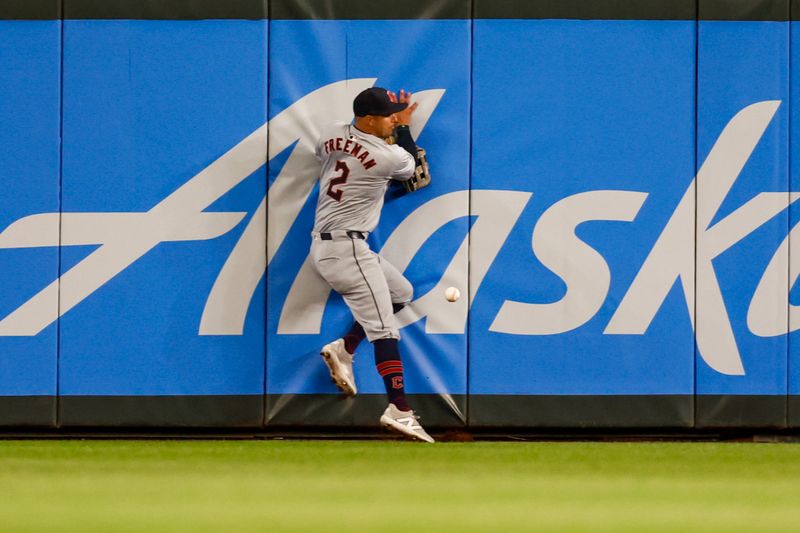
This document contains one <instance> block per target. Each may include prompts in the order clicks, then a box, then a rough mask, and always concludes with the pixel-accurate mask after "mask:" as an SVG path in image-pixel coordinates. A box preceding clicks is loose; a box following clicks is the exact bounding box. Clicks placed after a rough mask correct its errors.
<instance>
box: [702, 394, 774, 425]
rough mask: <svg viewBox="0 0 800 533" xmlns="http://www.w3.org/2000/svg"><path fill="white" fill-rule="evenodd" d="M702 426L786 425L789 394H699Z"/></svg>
mask: <svg viewBox="0 0 800 533" xmlns="http://www.w3.org/2000/svg"><path fill="white" fill-rule="evenodd" d="M696 405H697V411H696V417H697V423H696V427H697V428H698V429H705V428H714V429H718V428H720V429H721V428H778V429H779V428H785V427H787V413H786V396H734V395H702V396H701V395H698V396H697V400H696Z"/></svg>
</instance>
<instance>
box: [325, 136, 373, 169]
mask: <svg viewBox="0 0 800 533" xmlns="http://www.w3.org/2000/svg"><path fill="white" fill-rule="evenodd" d="M322 146H323V147H324V148H325V153H326V154H329V153H331V152H344V153H346V154H350V155H352V156H353V157H355V158H356V159H358V160H359V161H360V162H361V164H362V165H364V169H365V170H369V169H371V168H372V167H374V166H375V165H376V164H377V163H375V160H374V159H369V161H367V159H368V158H369V152H368V151H367V150H364V147H363V146H361V145H360V144H358V143H357V142H355V141H353V140H350V139H347V140H344V139H342V138H341V137H336V138H333V139H328V140H327V141H325V142H324V143H323V145H322Z"/></svg>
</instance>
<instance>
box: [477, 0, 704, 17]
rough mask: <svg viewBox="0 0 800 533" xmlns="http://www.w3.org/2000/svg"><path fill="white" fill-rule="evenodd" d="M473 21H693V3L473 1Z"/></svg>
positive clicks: (652, 0)
mask: <svg viewBox="0 0 800 533" xmlns="http://www.w3.org/2000/svg"><path fill="white" fill-rule="evenodd" d="M474 1H475V18H476V19H579V20H694V19H695V16H696V12H697V7H696V5H697V4H696V0H474Z"/></svg>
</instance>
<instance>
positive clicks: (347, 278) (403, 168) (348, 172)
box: [311, 87, 433, 442]
mask: <svg viewBox="0 0 800 533" xmlns="http://www.w3.org/2000/svg"><path fill="white" fill-rule="evenodd" d="M410 101H411V93H406V92H405V91H403V90H401V91H400V94H399V97H398V95H395V94H394V93H392V92H391V91H387V90H386V89H382V88H380V87H372V88H370V89H366V90H365V91H363V92H361V93H360V94H359V95H358V96H356V98H355V99H354V100H353V112H354V114H355V121H354V122H353V123H352V124H347V123H335V124H332V125H330V126H328V127H326V128H324V129H323V131H322V135H321V136H320V139H319V141H318V142H317V145H316V155H317V158H318V159H319V160H320V162H321V163H322V171H321V173H320V186H319V200H318V202H317V211H316V216H315V219H314V231H313V232H312V233H311V237H312V242H311V259H312V264H313V265H314V268H316V270H317V272H319V274H320V275H321V276H322V278H324V279H325V281H327V282H328V284H329V285H330V286H331V287H332V288H333V289H334V290H335V291H336V292H338V293H339V294H341V295H342V297H343V298H344V301H345V303H347V306H348V307H349V308H350V311H351V312H352V314H353V317H354V318H355V323H354V324H353V326H352V328H351V329H350V331H349V332H348V333H347V334H346V335H345V336H344V338H341V339H337V340H335V341H333V342H331V343H330V344H326V345H325V346H324V347H323V348H322V351H321V355H322V358H323V360H324V361H325V364H326V365H327V367H328V370H329V371H330V375H331V378H332V379H333V380H334V383H336V386H337V387H338V388H339V389H340V390H341V391H342V392H343V393H345V394H347V395H348V396H354V395H355V394H356V392H357V391H356V384H355V379H354V377H353V354H354V353H355V351H356V348H357V347H358V345H359V343H360V342H361V341H362V340H363V339H364V338H367V339H369V341H370V342H371V343H372V345H373V347H374V349H375V365H376V367H377V370H378V373H379V374H380V375H381V377H382V378H383V382H384V385H385V387H386V393H387V395H388V397H389V405H388V407H387V408H386V410H385V411H384V413H383V415H381V417H380V422H381V424H382V425H384V426H385V427H387V428H389V429H392V430H394V431H397V432H400V433H402V434H404V435H405V436H408V437H411V438H413V439H416V440H421V441H424V442H433V438H431V436H430V435H428V434H427V433H426V432H425V430H424V429H423V428H422V426H421V425H420V424H419V422H418V417H417V416H416V415H415V414H414V411H413V410H412V409H411V407H409V405H408V402H407V400H406V396H405V391H404V388H403V363H402V360H401V358H400V352H399V350H398V340H399V339H400V332H399V330H398V327H397V322H396V320H395V317H394V314H395V313H396V312H397V311H399V310H400V309H402V308H403V306H404V305H405V304H407V303H409V302H410V301H411V297H412V296H413V292H414V290H413V287H412V286H411V283H409V281H408V280H407V279H406V278H405V277H403V275H402V274H401V273H400V272H399V271H398V270H397V269H396V268H395V267H393V266H392V265H391V264H389V262H388V261H386V259H383V258H381V257H380V256H379V255H378V254H376V253H375V252H373V251H372V250H370V248H369V245H368V244H367V241H366V239H367V236H368V235H369V233H370V232H371V231H372V230H374V229H375V226H377V225H378V219H379V218H380V214H381V209H382V208H383V200H384V194H385V193H386V189H387V187H388V186H389V183H390V182H391V180H398V181H403V180H409V179H410V178H412V177H413V176H414V175H415V171H416V167H417V160H416V154H417V147H416V145H415V143H414V139H413V138H412V137H411V133H410V131H409V124H410V122H411V115H412V114H413V113H414V110H415V109H416V108H417V104H411V105H410ZM392 135H393V136H394V137H395V139H396V144H388V143H387V142H386V139H387V138H389V137H390V136H392Z"/></svg>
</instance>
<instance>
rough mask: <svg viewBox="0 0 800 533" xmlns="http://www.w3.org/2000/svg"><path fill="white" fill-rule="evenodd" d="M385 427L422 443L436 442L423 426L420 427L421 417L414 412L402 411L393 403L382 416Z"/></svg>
mask: <svg viewBox="0 0 800 533" xmlns="http://www.w3.org/2000/svg"><path fill="white" fill-rule="evenodd" d="M381 424H382V425H383V427H385V428H387V429H390V430H392V431H396V432H397V433H401V434H403V435H405V436H406V437H411V438H412V439H414V440H420V441H422V442H434V440H433V437H431V436H430V435H428V434H427V433H426V432H425V430H424V429H422V426H420V425H419V417H418V416H417V415H415V414H414V411H401V410H400V409H398V408H397V407H395V405H394V404H393V403H390V404H389V407H387V408H386V410H385V411H384V412H383V414H382V415H381Z"/></svg>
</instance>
